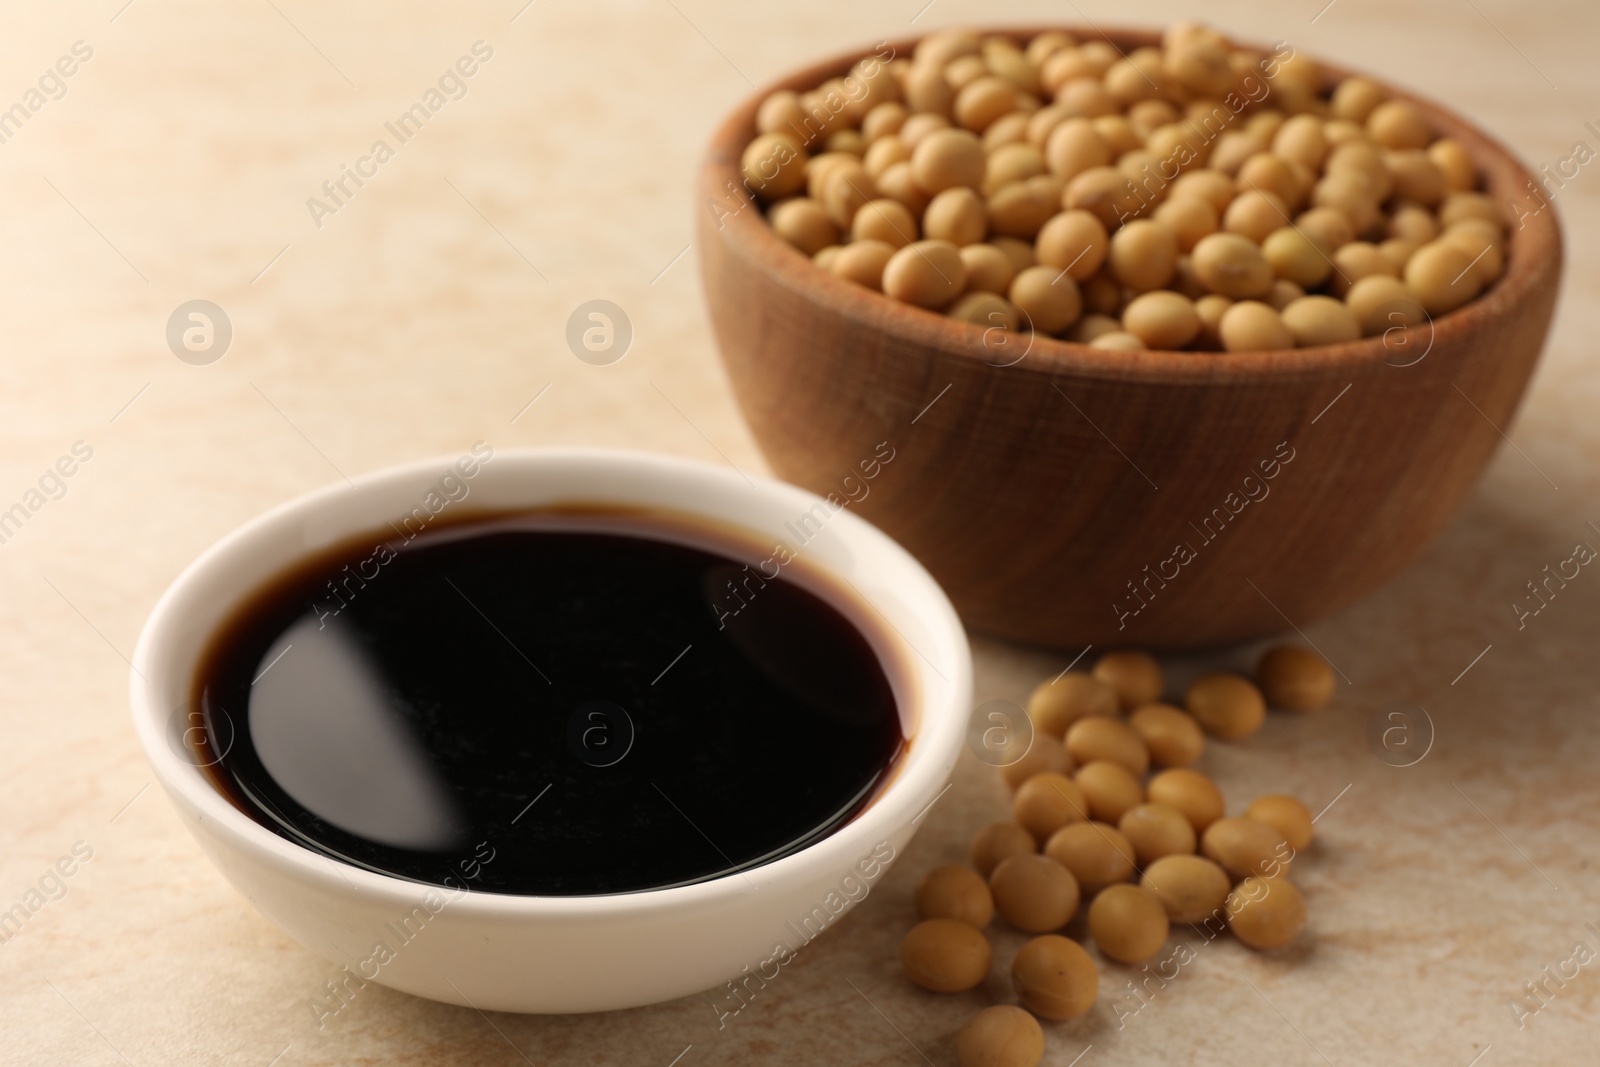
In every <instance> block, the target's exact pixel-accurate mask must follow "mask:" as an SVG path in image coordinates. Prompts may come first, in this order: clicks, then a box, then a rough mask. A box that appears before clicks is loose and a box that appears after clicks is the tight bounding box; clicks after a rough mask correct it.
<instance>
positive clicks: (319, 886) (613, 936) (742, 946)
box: [132, 449, 972, 1012]
mask: <svg viewBox="0 0 1600 1067" xmlns="http://www.w3.org/2000/svg"><path fill="white" fill-rule="evenodd" d="M865 458H869V457H864V459H865ZM456 463H457V460H455V459H438V460H432V461H424V462H419V463H414V464H410V465H407V466H403V467H396V468H393V469H390V470H386V471H383V472H380V473H377V474H374V475H371V476H369V477H365V478H362V479H360V480H359V481H357V482H356V483H355V484H354V485H342V484H341V485H335V486H333V487H331V488H328V489H324V490H321V491H320V492H316V493H312V494H310V495H309V496H305V497H301V498H300V499H298V500H294V501H291V502H290V503H287V504H284V505H282V506H280V507H278V508H276V509H274V510H272V511H270V512H268V513H267V514H265V515H263V516H261V517H260V518H258V519H256V520H254V521H252V522H250V523H248V524H247V525H245V526H244V527H242V528H241V529H239V530H237V531H235V532H234V533H232V534H230V535H229V536H228V537H226V538H224V539H223V540H222V541H221V542H219V543H218V544H216V545H214V546H212V547H211V548H210V549H209V550H208V551H206V552H205V553H204V554H203V555H202V556H201V557H200V558H199V559H198V560H196V561H195V562H194V563H193V564H191V565H190V566H189V567H188V568H187V569H186V570H185V571H184V572H183V573H182V574H180V575H179V576H178V578H177V580H176V581H175V582H173V584H172V586H171V588H169V589H168V590H167V592H166V594H165V595H164V596H162V598H161V600H160V602H159V603H158V604H157V605H156V607H155V610H154V611H153V612H151V615H150V618H149V621H148V622H147V623H146V624H145V628H144V632H143V633H142V634H141V635H140V638H139V645H138V648H137V649H136V650H135V652H134V657H133V667H134V671H133V675H132V699H133V715H134V721H135V724H136V726H137V729H138V733H139V739H140V742H141V743H142V744H143V746H144V749H145V754H146V756H148V758H149V760H150V763H151V766H152V767H153V768H154V769H155V773H156V777H157V778H158V779H159V780H160V782H161V784H162V786H163V787H164V788H165V789H166V791H167V795H168V796H169V797H171V799H172V802H173V804H174V805H175V806H176V808H177V810H178V813H179V814H180V815H181V816H182V818H183V820H184V822H185V824H187V826H188V827H189V830H190V832H191V833H193V834H194V836H195V838H196V840H198V841H199V842H200V845H201V847H202V848H204V849H205V851H206V853H207V854H208V855H209V856H210V857H211V860H212V862H214V863H215V864H216V865H217V867H218V868H219V869H220V870H221V871H222V873H223V874H224V875H226V876H227V878H228V880H229V881H230V882H232V883H233V884H234V886H235V887H236V888H237V889H238V890H239V891H240V892H241V893H243V894H244V895H245V896H246V897H248V898H249V899H250V901H251V902H252V903H253V904H255V906H256V907H257V908H259V909H260V910H261V912H262V913H263V914H265V915H266V916H267V917H268V918H269V919H271V920H272V921H273V922H274V923H276V924H277V925H278V926H279V927H281V928H282V929H283V930H284V931H285V932H287V933H288V934H289V935H290V936H292V937H293V938H295V939H296V940H297V941H299V942H300V943H301V944H303V945H305V946H306V947H307V948H308V949H310V950H311V951H313V952H316V953H318V954H319V955H322V956H324V957H326V958H328V959H330V960H332V961H334V962H335V963H338V964H342V965H344V966H345V967H347V968H348V969H349V974H348V975H345V974H343V973H342V974H341V976H340V978H339V979H336V982H337V983H338V984H340V985H342V986H344V987H345V988H346V989H348V990H351V991H353V990H355V989H357V988H359V986H360V984H361V983H363V982H366V981H375V982H378V983H380V984H382V985H386V986H391V987H393V988H395V989H400V990H404V991H405V992H408V993H414V994H416V995H418V996H423V997H429V998H432V999H434V1000H441V1001H447V1002H450V1003H453V1004H461V1005H469V1004H470V1005H472V1006H474V1007H477V1008H481V1009H486V1010H488V1009H492V1010H499V1011H519V1012H583V1011H605V1010H611V1009H616V1008H627V1007H633V1006H637V1005H641V1004H650V1003H655V1002H658V1001H663V1000H669V999H671V998H674V997H679V996H684V995H686V994H689V993H693V992H696V991H699V990H704V989H709V988H711V987H713V986H717V985H720V984H721V983H723V982H724V981H726V980H728V979H731V978H733V977H735V976H742V974H743V972H744V969H745V968H747V967H748V968H749V970H750V971H752V972H763V973H765V974H767V976H768V977H769V978H770V977H771V976H772V975H773V974H774V973H775V972H776V971H777V970H779V969H781V968H782V967H783V966H784V965H785V964H786V963H787V962H788V961H789V960H790V959H792V958H793V955H794V954H803V953H804V952H805V947H804V946H805V943H806V941H807V940H808V939H809V938H810V937H813V936H816V933H817V932H818V931H821V930H824V929H825V928H826V927H827V926H829V925H831V924H832V923H833V922H835V921H836V920H837V918H838V916H839V915H840V914H842V913H843V912H844V910H846V909H848V908H849V907H850V906H851V905H852V904H853V903H855V902H856V901H857V900H859V899H861V898H862V897H864V896H865V895H866V894H867V893H869V892H870V891H871V889H872V886H873V885H874V884H876V883H877V882H878V881H879V880H880V879H881V878H882V874H883V870H884V869H885V868H886V867H887V865H888V862H889V861H890V860H892V858H893V856H894V855H895V854H897V853H899V852H900V851H901V850H902V849H903V848H904V847H905V844H906V842H907V841H908V840H909V839H910V837H911V834H912V832H913V830H914V829H915V826H916V822H917V821H918V819H919V816H920V815H921V813H922V812H923V811H924V810H925V809H926V808H927V806H928V805H929V804H931V803H932V802H933V801H934V800H935V799H936V798H937V797H938V795H939V793H940V790H941V789H942V788H943V787H944V783H945V781H946V779H947V778H948V776H949V774H950V771H951V768H952V767H953V766H954V764H955V761H956V757H957V755H958V754H959V752H960V749H961V746H962V743H963V738H964V736H965V732H966V723H967V716H968V711H969V708H970V701H971V685H972V682H971V662H970V657H969V652H968V648H967V642H966V637H965V634H964V633H963V631H962V629H961V625H960V623H959V621H958V620H957V618H956V614H955V611H954V610H953V609H952V608H951V606H950V603H949V601H948V600H947V599H946V598H945V595H944V593H943V592H942V591H941V590H940V588H939V586H938V585H937V584H936V583H935V582H934V580H933V579H932V578H931V577H930V576H929V575H928V573H927V572H926V571H925V570H924V569H923V568H922V566H921V565H920V564H919V563H917V562H916V560H914V559H913V558H912V557H911V556H910V555H909V554H908V553H907V552H906V551H905V550H904V549H902V548H901V547H900V546H899V545H897V544H896V543H895V542H893V541H892V540H890V539H889V538H888V537H887V536H886V535H884V534H883V533H881V532H880V531H879V530H878V529H877V528H876V527H874V526H871V525H869V524H868V523H866V522H864V521H863V520H861V519H859V518H857V517H856V516H855V515H853V514H851V512H850V510H849V508H848V507H846V508H844V509H842V510H838V511H833V512H832V514H831V516H829V512H830V511H831V509H830V508H829V506H828V505H827V504H826V503H823V502H822V501H821V500H820V498H818V497H816V496H814V495H812V494H811V493H808V492H805V491H803V490H800V489H796V488H794V487H793V486H789V485H785V484H783V483H781V482H776V481H772V480H769V479H764V478H757V479H751V480H750V481H746V479H745V478H744V477H743V476H742V475H740V474H738V473H737V472H734V471H730V470H727V469H725V468H718V467H711V466H706V465H704V464H700V463H693V462H689V461H686V460H681V459H671V458H666V457H662V456H654V455H645V454H641V453H629V452H615V451H602V450H593V449H560V450H523V451H509V452H497V453H495V454H494V455H493V457H492V459H491V460H490V461H488V462H484V463H481V464H479V465H478V466H477V467H476V470H475V472H474V474H473V475H472V476H471V477H470V478H468V477H465V476H464V475H463V473H462V472H461V470H460V469H458V468H457V467H456ZM452 474H453V475H454V478H455V482H454V483H450V484H455V485H464V486H466V487H467V495H466V496H465V497H463V498H462V499H461V500H458V501H456V502H455V503H454V504H453V505H452V506H459V507H463V508H466V507H470V508H472V509H473V510H477V509H479V508H487V509H494V510H516V509H527V508H537V507H541V506H546V505H553V504H570V503H595V504H611V505H619V504H620V505H631V506H642V507H647V508H662V509H669V510H673V511H677V512H680V513H685V514H687V515H690V516H699V517H703V518H708V519H711V520H714V521H716V522H718V523H720V524H724V525H731V526H734V527H739V528H742V529H743V530H745V531H747V532H749V533H751V534H753V535H755V537H756V538H758V539H759V542H758V543H766V542H782V543H784V544H787V545H789V546H791V547H793V548H798V549H799V554H800V556H801V557H802V558H804V559H806V560H808V561H810V562H811V563H812V564H813V565H814V566H816V567H818V568H820V569H821V570H823V571H824V572H828V573H831V574H832V575H835V576H842V577H845V578H848V579H849V581H850V582H851V583H853V584H854V585H855V587H856V588H857V589H858V590H859V591H860V593H861V594H862V595H863V596H864V597H865V598H866V599H867V600H868V601H869V602H870V603H871V604H872V605H873V607H875V608H876V609H877V610H878V611H879V612H881V613H882V615H883V616H884V617H885V618H886V619H887V620H888V621H889V623H890V624H891V626H892V629H893V630H894V631H897V632H898V635H899V637H900V639H901V640H903V641H904V642H905V644H906V645H908V646H910V647H909V649H907V650H902V651H904V652H905V655H904V656H903V657H902V658H903V659H904V661H905V662H906V663H907V664H908V665H909V667H910V669H911V672H910V678H909V682H910V684H909V685H908V687H907V688H908V691H910V692H911V693H912V694H913V695H912V697H911V700H910V706H909V708H908V709H906V710H908V711H909V712H910V716H911V720H912V724H913V731H914V732H913V733H912V735H911V741H910V744H909V746H908V750H907V751H906V753H905V754H904V755H903V756H902V759H901V763H900V765H899V767H898V771H897V773H896V774H895V775H894V777H893V778H892V780H891V781H890V782H889V784H888V785H887V786H886V787H885V788H884V789H883V790H882V792H881V793H880V794H879V796H878V797H877V798H876V799H875V800H874V801H873V802H872V803H871V804H870V805H869V806H868V807H867V808H866V809H865V810H863V811H862V812H861V813H860V814H859V815H858V816H857V817H856V818H855V819H854V820H853V821H851V822H850V823H848V824H846V825H845V826H843V827H841V828H840V829H839V830H837V831H836V832H834V833H833V834H831V835H829V836H828V837H826V838H824V839H822V840H821V841H818V842H816V843H815V844H812V845H810V846H808V847H807V848H805V849H802V850H801V851H799V852H796V853H794V854H792V855H789V856H785V857H783V858H782V859H779V860H776V861H774V862H772V863H769V864H766V865H764V866H761V867H757V868H754V869H751V870H749V871H748V872H746V873H745V874H743V875H731V876H726V877H722V878H716V879H712V880H710V881H706V882H701V883H697V884H693V885H687V886H680V887H676V888H671V889H660V890H648V891H644V892H637V893H627V894H615V895H603V896H587V897H527V896H513V895H507V894H497V893H482V892H461V893H452V892H451V891H450V890H447V889H442V888H439V887H430V886H426V885H420V884H417V883H414V882H409V881H405V880H402V879H398V878H392V877H388V876H386V875H382V874H376V873H373V872H370V871H366V870H360V869H357V868H354V867H351V866H348V865H345V864H340V863H337V862H335V861H333V860H331V859H328V858H326V857H324V856H322V855H320V854H318V853H314V852H311V851H309V850H307V849H305V848H302V847H301V846H299V845H296V844H293V843H291V842H290V841H288V840H286V839H284V838H282V837H279V836H278V835H277V834H274V833H273V832H271V831H270V830H268V829H267V828H266V827H264V826H262V825H260V824H258V823H257V822H255V821H254V820H253V819H251V818H250V817H249V816H248V815H246V814H245V813H244V812H242V811H240V810H239V809H238V808H237V807H235V806H234V805H233V804H232V803H231V802H230V801H229V800H227V799H226V798H225V797H223V796H222V795H221V794H220V793H219V792H217V790H216V789H215V788H214V787H213V785H212V784H211V782H210V781H209V780H208V778H207V776H206V773H205V772H204V771H203V770H202V769H201V768H200V767H198V766H197V765H196V764H198V763H199V762H201V760H200V759H199V758H198V757H196V756H194V755H193V754H192V750H191V749H190V748H189V746H186V745H185V744H183V742H182V739H181V735H182V734H183V732H184V730H185V728H186V727H188V726H190V725H191V724H190V722H189V720H188V718H187V715H188V712H187V701H188V700H189V694H190V687H191V684H192V681H193V678H194V674H195V669H196V663H197V659H198V657H199V655H200V653H201V651H202V650H203V648H204V646H205V644H206V642H207V640H208V638H209V637H210V635H211V634H212V632H213V631H214V630H215V628H216V627H217V626H218V624H219V623H220V622H221V621H222V620H223V619H225V618H226V617H227V616H228V615H229V614H230V613H231V612H232V610H233V609H234V608H235V606H236V605H238V604H239V602H240V601H241V600H242V599H243V598H244V597H246V596H247V595H248V594H249V593H250V592H251V591H252V590H254V589H256V588H258V587H259V586H261V585H262V584H264V583H266V582H267V581H269V580H270V579H271V578H272V577H273V576H275V575H277V574H279V573H280V572H282V571H284V570H285V569H287V568H288V567H290V566H291V565H293V564H294V563H295V562H296V561H298V560H300V559H302V558H303V557H304V556H305V555H306V554H307V553H309V552H313V551H316V550H318V549H319V548H322V547H325V546H328V545H330V544H332V543H335V542H339V541H342V540H345V539H347V538H350V537H353V536H356V535H359V534H363V533H367V532H371V531H374V530H377V529H380V528H383V527H384V525H385V524H386V523H387V522H389V521H391V520H396V521H397V520H398V519H400V518H401V517H402V516H405V515H408V514H410V513H411V512H412V510H413V508H415V507H416V506H417V505H418V504H419V502H422V501H423V500H424V499H425V498H426V496H427V494H428V493H429V491H430V490H431V489H436V488H437V487H438V486H439V485H440V484H441V480H442V479H443V478H445V477H446V476H449V475H452ZM752 482H753V484H751V483H752ZM457 492H459V490H457ZM841 499H842V498H841ZM819 506H820V507H821V511H820V512H819V511H817V510H816V509H817V508H818V507H819ZM808 514H809V515H811V516H812V521H811V522H810V523H807V524H805V529H806V530H807V531H810V530H811V529H813V528H814V527H815V526H816V524H817V522H819V521H820V517H821V516H829V517H827V518H826V521H821V522H820V528H818V529H816V532H815V533H812V534H811V535H810V537H811V539H810V540H809V541H807V542H806V543H805V544H804V546H803V547H800V546H799V545H797V544H796V536H795V533H794V530H795V529H797V528H798V527H796V526H795V525H794V524H796V523H797V522H798V521H799V520H800V519H801V518H802V517H803V516H806V515H808ZM328 1004H329V1008H330V1010H332V1009H336V1008H337V1006H338V1001H337V1000H334V999H332V998H329V1001H328Z"/></svg>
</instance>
